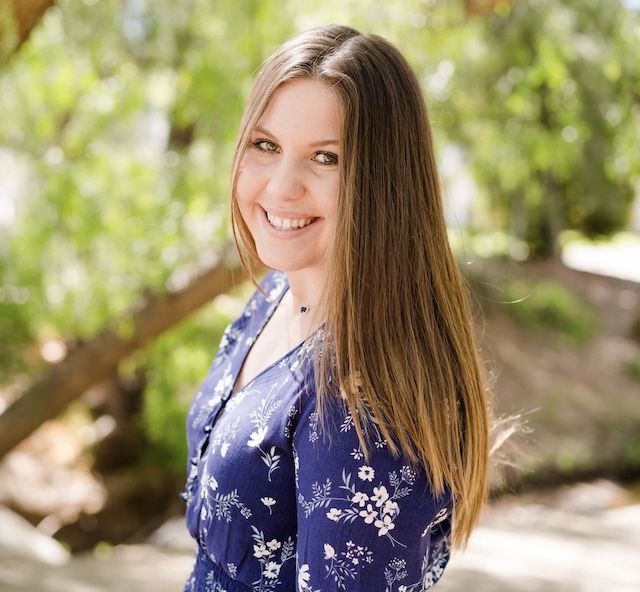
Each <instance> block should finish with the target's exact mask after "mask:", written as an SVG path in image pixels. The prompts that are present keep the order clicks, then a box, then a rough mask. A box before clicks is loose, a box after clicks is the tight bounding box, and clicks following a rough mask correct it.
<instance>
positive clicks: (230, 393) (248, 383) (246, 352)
mask: <svg viewBox="0 0 640 592" xmlns="http://www.w3.org/2000/svg"><path fill="white" fill-rule="evenodd" d="M283 275H284V285H283V287H282V290H281V292H280V294H278V296H277V297H276V298H275V299H274V300H273V301H272V303H271V304H270V305H269V307H268V308H267V312H266V314H265V315H264V319H263V321H262V323H261V325H260V326H259V327H258V329H257V331H256V332H255V334H254V335H253V339H252V341H251V343H250V344H249V347H247V348H245V350H244V353H243V354H242V358H241V359H239V360H238V361H239V364H238V366H237V367H236V369H235V373H234V379H233V382H232V384H231V386H230V387H228V390H227V393H226V397H225V398H224V400H225V401H227V400H229V399H230V398H231V397H234V396H235V395H237V394H238V393H241V392H242V391H244V390H246V389H247V388H248V387H249V386H251V385H252V384H253V383H254V382H255V381H256V380H257V379H258V378H260V377H261V376H263V375H264V374H266V373H267V372H268V371H269V370H271V369H272V368H273V367H274V366H277V365H279V364H281V363H282V362H283V360H285V359H286V358H288V357H289V356H290V355H292V354H293V353H294V352H295V351H296V350H298V349H300V347H301V346H302V345H303V344H304V342H305V341H306V339H304V340H302V341H301V342H300V343H299V344H298V345H296V346H294V347H292V348H291V349H290V350H288V351H286V352H285V353H284V354H282V355H281V356H280V357H279V358H278V359H277V360H274V361H273V362H272V363H271V364H269V365H268V366H265V367H264V368H263V369H262V370H260V372H258V373H257V374H255V375H254V376H253V377H252V378H251V379H250V380H247V381H246V382H245V383H244V384H243V385H242V386H241V387H240V388H238V389H236V388H235V387H236V383H237V382H238V378H239V377H240V374H241V373H242V368H243V367H244V364H245V362H246V361H247V357H248V356H249V352H250V351H251V350H252V349H253V346H254V344H255V342H256V341H257V340H258V337H259V336H260V334H261V333H262V331H263V330H264V328H265V327H266V326H267V323H268V322H269V321H270V320H271V317H273V315H274V313H275V311H276V309H277V308H278V306H279V305H280V303H281V302H282V299H283V298H284V297H285V296H286V294H287V292H288V291H289V280H288V279H287V276H286V275H285V274H283ZM263 298H265V301H267V302H269V299H268V298H267V297H265V296H264V295H263Z"/></svg>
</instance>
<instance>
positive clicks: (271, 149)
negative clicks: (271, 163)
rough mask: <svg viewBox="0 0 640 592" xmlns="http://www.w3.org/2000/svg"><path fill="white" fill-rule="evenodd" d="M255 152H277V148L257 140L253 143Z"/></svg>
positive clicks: (268, 142) (266, 141) (265, 141)
mask: <svg viewBox="0 0 640 592" xmlns="http://www.w3.org/2000/svg"><path fill="white" fill-rule="evenodd" d="M253 146H254V148H255V149H256V150H258V151H260V152H277V151H278V146H277V144H274V143H273V142H271V141H269V140H257V141H255V142H254V143H253Z"/></svg>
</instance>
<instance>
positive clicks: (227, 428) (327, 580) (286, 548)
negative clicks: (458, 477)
mask: <svg viewBox="0 0 640 592" xmlns="http://www.w3.org/2000/svg"><path fill="white" fill-rule="evenodd" d="M262 289H263V291H264V292H265V294H266V296H265V294H262V293H261V292H260V291H257V292H256V293H255V295H254V296H253V297H252V298H251V300H250V301H249V303H248V304H247V306H246V308H245V310H244V312H243V314H242V315H241V316H240V318H239V319H237V320H236V321H235V322H234V323H232V324H231V325H230V326H229V327H228V328H227V330H226V331H225V334H224V336H223V338H222V341H221V344H220V348H219V351H218V354H217V356H216V357H215V360H214V362H213V364H212V366H211V369H210V371H209V373H208V375H207V377H206V379H205V381H204V382H203V384H202V386H201V388H200V390H199V391H198V393H197V395H196V397H195V399H194V402H193V404H192V406H191V409H190V412H189V415H188V419H187V435H188V440H189V456H190V459H189V470H188V478H187V485H186V488H185V491H184V493H183V498H184V499H185V501H186V504H187V511H186V521H187V527H188V529H189V532H190V533H191V535H192V536H193V537H194V538H195V539H196V541H197V543H198V552H197V553H196V557H195V563H194V569H193V573H192V575H191V577H190V578H189V580H188V582H187V584H186V586H185V592H200V591H207V592H209V591H216V592H225V591H226V592H236V591H243V592H244V591H250V590H251V591H254V592H278V591H287V592H288V591H292V590H297V591H298V592H318V591H322V592H326V591H336V592H338V591H359V590H361V591H366V592H376V591H381V592H383V591H384V592H418V591H422V590H426V589H428V588H430V587H431V586H432V585H433V584H434V583H435V582H436V581H437V580H438V579H439V578H440V576H441V575H442V572H443V570H444V568H445V565H446V564H447V561H448V559H449V538H450V534H451V514H452V500H451V496H450V495H449V494H448V493H447V494H445V495H442V496H440V497H439V498H436V497H435V496H434V495H433V494H432V492H431V490H430V488H429V483H428V480H427V478H426V476H425V473H424V471H422V470H418V469H416V468H415V467H412V466H411V465H410V463H408V462H407V461H406V459H403V458H402V457H395V456H394V455H392V454H391V452H390V451H389V448H388V446H387V443H386V442H385V441H384V439H383V438H382V436H381V435H380V434H378V433H373V434H370V437H371V447H370V448H371V450H370V451H369V455H368V457H367V458H365V455H364V454H363V451H362V450H361V448H360V445H359V441H358V437H357V435H356V430H355V427H354V425H353V418H352V417H351V415H350V414H349V412H348V411H347V410H346V409H345V408H343V407H342V406H340V405H336V406H335V408H334V409H331V410H329V411H328V417H327V418H326V422H325V423H326V428H325V429H323V428H321V427H320V425H319V423H320V422H319V420H318V416H317V413H316V396H315V391H314V379H313V363H312V360H311V357H310V355H309V353H308V352H309V349H308V347H307V346H309V345H310V344H311V345H313V343H312V342H313V340H314V339H321V338H322V335H321V332H318V333H316V335H314V337H312V338H311V339H310V340H308V341H307V343H305V344H300V345H299V346H297V347H295V348H294V349H292V350H291V351H290V352H288V353H287V354H286V355H284V356H283V357H282V358H281V359H280V360H278V361H277V362H275V363H274V364H272V365H271V366H269V367H268V368H266V369H265V370H263V371H262V372H261V373H260V374H259V375H258V376H256V377H255V378H254V379H253V380H251V381H250V382H249V383H247V384H246V385H245V387H244V388H242V389H240V390H238V391H237V392H236V393H233V394H232V391H233V385H234V382H235V379H236V377H237V376H238V374H239V372H240V369H241V367H242V364H243V362H244V359H245V357H246V355H247V353H248V351H249V349H250V348H251V345H252V344H253V342H254V341H255V339H256V338H257V336H258V335H259V334H260V331H261V330H262V328H263V327H264V325H265V324H266V323H267V321H268V320H269V318H270V317H271V314H272V313H273V311H274V309H275V307H276V306H277V303H278V302H279V301H280V299H281V298H282V296H283V295H284V294H285V292H286V291H287V289H288V284H287V281H286V276H285V275H284V274H282V273H278V272H271V273H270V274H268V275H267V277H266V278H265V280H264V282H263V284H262Z"/></svg>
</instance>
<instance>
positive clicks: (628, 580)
mask: <svg viewBox="0 0 640 592" xmlns="http://www.w3.org/2000/svg"><path fill="white" fill-rule="evenodd" d="M610 493H611V488H610V487H609V488H608V489H607V486H606V485H599V486H582V488H572V489H571V490H570V491H569V493H567V492H565V493H564V494H562V495H558V494H557V492H556V493H555V494H554V497H553V498H552V499H549V498H545V499H540V497H539V496H538V497H537V498H536V499H531V498H517V499H514V500H504V501H501V502H499V503H494V504H492V505H491V506H490V507H489V508H488V511H487V512H486V515H485V517H484V518H483V520H482V524H481V526H480V527H479V528H478V529H477V530H476V532H475V533H474V535H473V537H472V539H471V542H470V544H469V547H468V549H467V551H466V552H464V553H460V554H457V555H455V556H454V558H453V559H452V561H451V563H450V565H449V567H448V568H447V571H446V572H445V575H444V577H443V578H442V580H441V581H440V583H439V584H438V585H437V586H436V588H435V589H436V590H438V591H439V592H470V591H473V592H543V591H544V592H612V591H614V590H615V592H638V591H639V590H640V504H630V505H623V506H621V507H610V506H611V505H612V503H613V504H615V502H616V500H619V499H620V496H619V495H618V494H619V490H615V493H614V495H611V494H610ZM184 535H185V533H184V531H183V530H182V526H181V524H180V523H179V522H178V523H173V524H171V525H170V526H169V527H168V528H167V530H166V531H164V532H163V533H162V536H159V537H156V539H155V541H156V544H145V545H129V546H127V545H123V546H120V547H117V548H115V549H113V550H111V551H107V552H103V553H102V555H101V556H98V557H97V556H95V555H89V554H86V555H81V556H77V557H74V558H73V559H72V560H71V561H70V562H69V563H68V564H66V565H64V566H61V567H55V566H50V565H43V564H42V563H37V562H35V561H32V560H27V559H18V558H17V557H15V556H11V555H9V554H8V553H7V552H4V553H0V591H2V592H107V591H109V592H111V591H114V590H117V591H118V592H177V591H180V590H182V586H183V582H184V580H185V578H186V577H187V574H188V572H189V568H190V565H191V556H190V553H189V550H188V548H185V544H187V545H188V544H189V543H185V538H184ZM167 541H171V542H172V544H173V546H174V547H176V546H177V548H178V549H180V550H173V551H172V550H170V549H168V548H166V547H163V546H161V545H163V544H165V543H166V542H167Z"/></svg>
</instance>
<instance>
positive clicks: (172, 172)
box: [0, 0, 292, 454]
mask: <svg viewBox="0 0 640 592" xmlns="http://www.w3.org/2000/svg"><path fill="white" fill-rule="evenodd" d="M291 31H292V25H291V18H290V17H289V16H288V14H287V12H286V11H283V10H282V9H281V7H280V6H279V4H278V3H276V2H272V1H267V2H260V3H255V2H253V1H251V0H243V1H240V2H238V1H237V0H226V1H225V0H223V1H220V2H216V3H215V5H214V4H212V3H210V2H205V1H204V0H186V1H185V2H181V3H179V4H177V3H175V2H171V1H170V0H161V1H158V2H154V3H153V4H149V3H143V2H136V1H135V0H130V1H128V2H125V3H122V2H120V1H118V0H100V1H97V0H85V1H84V2H82V3H77V2H70V1H68V0H66V1H64V0H63V1H61V2H58V4H57V6H55V7H53V8H51V9H50V10H49V11H48V12H47V13H46V14H45V16H44V18H43V19H42V22H41V23H40V26H39V27H38V28H37V29H36V30H35V31H34V33H33V34H32V35H31V38H30V40H29V42H28V43H26V44H25V45H24V46H23V47H22V49H21V51H20V55H19V59H17V58H16V59H14V60H12V61H11V62H10V63H9V64H8V65H7V66H6V67H5V69H4V71H3V72H2V74H1V77H0V85H1V86H2V92H1V93H0V113H2V114H3V115H2V116H1V117H0V137H2V138H4V139H5V141H4V145H3V147H2V148H0V158H1V159H2V160H1V161H0V162H2V166H3V167H6V170H7V173H8V174H9V173H10V174H11V178H12V179H13V183H14V184H18V185H19V186H20V187H19V190H18V191H16V192H15V193H14V194H10V193H9V192H8V191H7V192H5V194H4V195H2V196H1V198H0V199H1V200H2V202H1V203H0V208H2V209H3V211H4V212H5V215H4V217H3V218H2V220H1V221H0V224H2V225H3V228H2V236H1V237H0V274H1V275H0V278H1V280H0V333H1V334H2V350H3V351H2V356H1V357H0V377H1V378H2V379H3V381H5V382H9V381H11V380H14V379H15V376H16V373H17V372H27V373H28V374H29V376H36V375H37V373H38V372H39V371H43V370H45V369H46V366H47V365H48V362H47V361H46V360H43V359H42V356H41V353H42V352H43V351H44V352H46V351H48V352H49V354H48V355H47V354H45V355H44V357H45V358H48V361H49V362H50V361H56V360H57V359H59V358H61V357H62V356H63V355H64V351H65V350H66V349H68V350H71V353H70V355H69V358H68V359H67V362H68V363H69V362H73V364H69V368H70V372H71V373H70V374H69V375H68V379H69V380H71V383H72V382H73V379H74V378H77V377H78V376H79V375H80V374H81V373H82V372H80V369H79V368H78V366H77V360H78V359H82V355H84V354H85V353H86V352H87V351H93V352H94V354H98V357H97V358H94V360H96V359H100V356H101V355H102V356H103V358H104V356H107V357H108V358H109V359H110V360H112V361H111V362H110V363H111V364H112V366H113V364H114V360H113V351H114V348H113V342H109V340H108V339H107V341H104V340H103V341H100V339H101V338H102V337H104V335H111V337H113V338H115V339H116V340H118V343H120V345H122V344H127V343H128V344H129V345H133V346H134V347H133V349H131V348H130V347H125V350H127V349H128V351H126V352H125V350H122V352H123V356H124V354H125V353H127V354H128V353H131V351H133V350H135V349H136V348H137V347H139V346H140V345H141V344H142V343H143V342H144V341H147V340H146V339H142V340H140V339H139V337H141V332H142V333H144V331H145V329H144V322H143V323H140V319H141V317H140V315H136V314H133V315H130V314H128V312H127V311H130V310H131V309H136V308H140V307H142V311H141V313H143V316H144V310H150V309H149V308H148V306H147V307H145V306H144V304H145V302H146V300H147V298H148V295H150V294H154V293H160V294H162V293H164V292H166V291H167V290H170V291H175V290H184V289H189V288H190V282H191V281H192V278H193V277H194V276H197V275H198V274H199V273H201V272H202V271H203V270H208V269H210V270H211V271H210V275H209V276H208V277H209V279H212V278H213V277H214V275H215V273H216V269H217V268H216V264H217V262H218V261H219V259H220V254H221V250H224V245H225V243H226V242H227V240H228V236H227V225H226V223H225V222H226V218H227V208H226V202H227V187H228V170H229V165H230V155H231V152H232V146H233V143H234V136H235V130H236V128H237V124H238V122H239V118H240V116H241V111H242V104H243V98H244V94H245V92H246V89H247V87H246V81H247V80H248V79H249V78H250V76H251V73H252V72H253V71H254V70H255V69H256V68H257V67H258V66H259V64H260V63H261V61H262V60H263V59H264V57H266V54H267V53H268V52H269V51H270V48H271V47H273V46H274V45H276V44H277V43H278V42H279V41H280V40H281V39H283V38H284V37H286V36H288V35H289V34H290V33H291ZM7 213H8V214H7ZM218 275H219V274H218ZM206 277H207V276H206V275H205V278H206ZM229 277H230V276H228V275H222V276H220V278H221V279H220V281H221V282H227V283H226V284H224V283H223V284H221V285H217V286H216V285H211V284H209V285H208V287H207V289H208V290H209V294H210V296H213V295H215V294H216V293H218V292H219V291H220V289H221V287H222V288H223V289H227V288H228V287H230V285H231V283H230V282H231V280H230V279H229ZM232 277H233V276H232ZM202 284H203V282H202V281H201V280H200V284H199V285H200V286H201V288H202ZM191 287H193V286H191ZM196 291H197V290H196ZM192 292H193V291H192ZM192 300H193V298H192V299H191V301H192ZM201 300H202V299H201ZM153 302H156V304H157V302H158V299H155V300H153V301H152V304H153ZM168 302H169V304H171V302H173V300H172V299H171V298H169V299H168ZM200 303H202V302H200ZM193 308H194V307H193V306H187V307H184V310H182V309H181V308H180V307H177V308H175V310H172V311H170V313H179V312H180V311H181V310H182V313H181V314H182V315H183V316H185V315H186V314H187V313H189V312H192V311H193ZM160 316H162V313H161V315H160ZM164 316H165V319H164V321H166V320H168V319H167V317H171V316H172V314H167V313H166V312H165V313H164ZM173 316H175V314H174V315H173ZM148 320H149V319H147V321H148ZM180 320H181V318H175V319H174V321H173V323H175V322H178V321H180ZM157 321H158V319H156V320H155V321H153V322H152V324H153V323H155V324H156V325H157ZM160 322H161V324H162V322H163V321H162V320H160ZM198 322H199V324H200V326H202V327H203V330H202V331H200V332H197V331H196V332H194V331H193V330H192V329H191V327H190V326H186V327H184V328H182V329H181V330H178V332H176V333H174V334H172V336H171V337H169V336H168V337H166V338H165V340H164V342H165V343H164V344H163V346H162V347H161V346H158V347H157V348H155V349H151V350H149V351H148V352H145V353H144V354H141V355H140V356H139V357H138V358H137V359H136V360H135V361H134V362H133V365H135V364H141V365H144V366H145V367H147V368H148V369H149V370H148V371H149V372H150V373H151V374H152V376H150V377H149V381H148V382H149V385H150V386H149V388H148V392H147V399H148V401H149V405H150V406H151V407H154V408H156V409H158V408H162V407H163V405H159V404H156V403H154V402H153V399H154V397H155V398H156V399H161V400H164V401H167V402H168V401H175V400H176V393H175V392H174V390H175V383H179V382H181V381H183V382H185V383H187V384H188V385H190V386H191V388H195V385H196V384H197V381H199V380H200V379H201V378H202V376H204V374H205V373H206V369H207V366H208V363H209V360H210V359H211V357H212V356H213V354H214V353H215V348H216V343H217V339H218V337H217V335H219V333H220V331H221V329H222V328H223V326H224V317H221V315H220V314H219V313H216V312H215V311H209V312H206V313H205V314H204V317H203V316H201V317H200V318H199V319H198ZM141 325H142V329H141ZM104 328H108V329H107V330H106V333H101V331H103V330H104ZM180 331H183V332H184V333H186V334H189V335H190V338H191V343H190V345H189V347H190V349H191V350H200V351H201V352H203V355H198V354H197V353H194V355H193V359H194V360H198V362H199V363H198V364H188V365H186V366H185V365H184V364H182V365H181V363H182V362H184V360H183V358H182V357H180V358H179V360H180V361H178V359H176V356H174V355H173V352H172V348H171V347H167V343H166V342H167V340H170V341H172V342H173V345H174V346H175V349H179V348H180V342H181V336H182V335H184V333H180ZM96 335H98V337H97V338H94V336H96ZM155 335H157V332H156V333H155V334H154V335H153V336H154V337H155ZM194 336H197V339H195V342H194V341H193V339H194ZM99 343H103V344H108V345H109V344H110V346H111V351H105V349H100V350H99V351H95V348H96V347H97V344H99ZM51 344H53V346H54V347H49V349H46V348H47V346H51ZM118 347H120V346H118ZM43 348H44V349H43ZM56 348H57V349H56ZM76 352H78V356H77V357H76V358H73V357H72V356H73V354H74V353H76ZM205 352H206V353H205ZM120 359H122V358H120ZM120 359H115V366H116V367H117V363H118V362H119V361H120ZM74 360H75V361H74ZM74 364H76V365H74ZM87 364H88V365H87V366H85V367H83V368H82V370H83V371H85V372H86V371H91V369H92V368H91V360H89V359H88V361H87ZM99 367H101V364H97V365H95V361H94V366H93V370H94V371H96V370H98V368H99ZM61 368H62V369H64V366H62V367H61ZM61 368H58V367H56V368H55V370H56V372H57V374H56V376H58V377H59V375H60V372H61V371H62V370H61ZM154 372H156V373H157V374H158V375H162V376H163V378H157V379H155V375H154ZM170 374H172V377H173V384H169V381H167V379H166V375H170ZM94 375H95V377H97V378H99V377H100V376H102V375H101V373H100V372H94ZM50 378H51V375H45V377H44V379H43V380H44V381H45V385H43V384H41V383H40V382H36V383H35V384H34V389H35V390H34V391H28V392H27V394H28V395H29V394H34V393H40V396H42V392H43V391H44V392H46V393H47V399H42V398H40V399H38V398H37V397H36V398H34V399H33V400H31V399H30V398H29V397H27V399H26V400H25V401H24V402H23V403H22V404H21V406H22V407H23V409H28V408H30V409H31V410H32V413H31V418H30V420H29V421H27V422H26V423H21V422H17V423H18V424H20V425H16V421H14V420H15V419H16V417H13V419H12V414H11V413H9V412H6V413H5V414H3V415H2V416H0V422H4V423H5V424H11V426H12V429H11V430H9V429H8V428H7V429H6V430H3V429H0V454H1V453H4V452H6V451H7V447H10V446H11V445H13V444H15V443H16V440H18V441H19V439H20V436H21V435H22V437H24V436H26V435H28V433H30V431H32V430H33V429H34V428H35V427H37V425H39V423H41V422H42V421H44V420H45V419H47V418H50V417H52V416H54V415H55V414H56V413H57V412H59V411H60V409H61V403H62V402H66V403H68V402H69V397H70V394H71V392H72V391H73V390H74V389H69V388H65V386H64V384H62V385H58V386H59V387H60V388H57V389H53V388H51V384H50V383H48V381H49V380H50ZM63 382H64V381H63ZM80 382H82V381H80ZM71 383H70V384H68V385H67V387H69V386H70V385H71ZM46 384H49V388H46ZM84 386H85V388H86V386H87V384H86V383H85V384H84ZM76 390H77V389H76ZM65 392H66V395H65V394H64V393H65ZM74 392H75V391H74ZM56 393H60V396H61V397H63V398H62V399H59V400H57V401H56V400H54V398H55V396H56ZM79 394H80V393H76V396H78V395H79ZM187 400H188V397H186V396H185V397H184V398H182V399H180V398H179V401H181V402H180V404H179V405H176V404H171V405H166V408H167V410H168V411H167V413H169V411H170V410H175V409H176V407H179V409H180V412H181V413H182V414H183V415H184V410H185V407H186V404H187ZM30 403H31V405H30ZM63 406H64V405H63ZM27 416H28V413H27V412H26V411H25V412H24V413H22V414H21V415H20V417H21V418H24V419H25V420H26V419H28V417H27ZM155 418H156V420H158V414H157V413H156V415H155ZM166 423H167V424H171V425H172V426H174V427H173V428H172V429H174V430H176V431H179V432H182V429H183V428H182V424H183V422H182V421H181V420H180V419H179V418H178V420H177V421H176V418H175V417H171V418H167V419H166ZM156 432H157V430H156ZM181 439H182V438H181Z"/></svg>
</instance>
